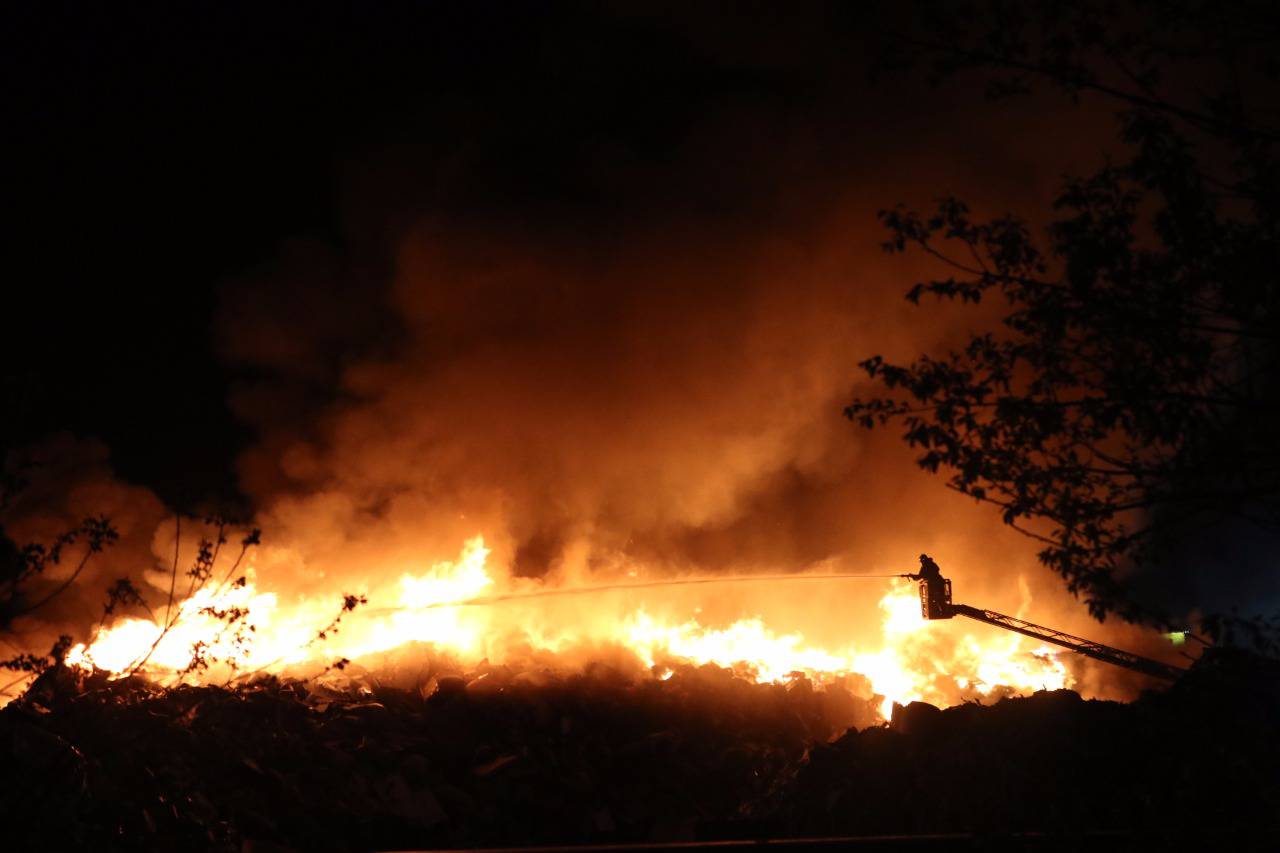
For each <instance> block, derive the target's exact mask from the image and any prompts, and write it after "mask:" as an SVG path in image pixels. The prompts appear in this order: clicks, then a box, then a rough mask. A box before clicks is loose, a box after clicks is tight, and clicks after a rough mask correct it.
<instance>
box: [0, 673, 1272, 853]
mask: <svg viewBox="0 0 1280 853" xmlns="http://www.w3.org/2000/svg"><path fill="white" fill-rule="evenodd" d="M443 672H444V671H443V670H438V671H437V674H435V675H427V676H425V677H424V678H420V679H419V682H418V683H417V684H416V685H415V686H398V687H393V686H387V685H386V684H385V683H378V682H377V681H375V680H372V679H364V678H360V677H355V678H352V679H350V680H349V681H347V682H346V684H344V685H343V686H342V687H336V686H332V685H330V686H326V685H325V684H322V683H318V682H310V683H308V682H302V681H289V680H282V679H279V678H275V677H264V678H262V679H260V680H258V681H256V682H254V683H252V684H248V685H244V686H241V687H238V688H234V689H231V688H224V687H178V688H172V689H158V688H156V687H154V686H153V685H150V684H148V683H147V682H145V681H144V680H142V679H140V678H129V679H121V680H117V681H108V680H106V679H105V678H104V677H102V676H90V677H88V678H84V677H81V676H77V675H76V674H75V673H74V672H73V671H72V670H68V669H65V668H59V669H55V670H51V671H50V672H48V673H46V675H45V676H44V677H42V678H41V679H40V680H39V681H38V682H37V683H36V684H35V685H34V686H33V688H32V689H31V690H30V691H29V692H28V693H27V695H26V696H25V697H24V698H23V699H22V700H21V701H19V702H15V703H13V704H11V705H10V706H8V707H6V708H5V709H3V710H2V711H0V764H2V766H3V770H2V771H0V784H2V785H3V793H2V794H0V803H3V804H4V809H5V810H6V811H8V816H7V819H6V820H5V825H6V835H7V842H8V844H7V845H6V846H8V847H9V849H63V848H80V849H90V848H92V849H211V850H237V851H239V850H280V849H292V850H374V849H405V848H423V847H471V846H515V845H530V844H575V843H586V844H593V843H594V844H600V843H619V842H639V843H654V842H664V841H696V840H707V839H733V838H739V839H755V838H775V839H776V838H795V837H813V836H833V835H856V836H864V835H885V834H893V835H902V834H905V835H911V836H917V837H919V836H923V835H928V834H940V833H979V834H985V835H981V836H980V837H993V838H994V837H1001V836H1004V837H1011V836H1012V835H1016V834H1017V833H1034V834H1036V836H1035V837H1046V838H1058V837H1061V838H1066V839H1070V838H1080V837H1082V836H1081V834H1082V833H1101V834H1102V836H1101V837H1111V838H1120V839H1122V841H1123V842H1124V843H1129V842H1130V841H1134V840H1135V839H1141V840H1146V841H1152V842H1153V843H1157V844H1160V843H1165V842H1185V841H1186V840H1187V839H1188V838H1192V837H1202V836H1204V835H1205V834H1206V833H1207V834H1208V836H1209V837H1213V838H1217V839H1222V838H1234V839H1236V840H1237V841H1239V840H1240V839H1241V836H1242V834H1243V835H1245V836H1248V837H1250V838H1254V837H1265V836H1266V835H1267V833H1271V836H1270V837H1272V838H1275V837H1276V836H1275V835H1274V833H1275V832H1276V831H1277V830H1280V673H1278V672H1277V665H1276V664H1275V663H1274V662H1273V661H1269V660H1266V659H1260V658H1256V657H1253V656H1250V655H1247V654H1245V653H1235V652H1230V651H1215V652H1211V653H1210V654H1207V655H1206V656H1205V657H1204V658H1203V659H1202V660H1201V661H1200V662H1199V663H1197V664H1196V666H1195V667H1193V669H1192V670H1191V671H1190V672H1188V673H1187V674H1186V675H1185V676H1183V677H1182V679H1181V680H1180V681H1179V682H1177V683H1176V684H1174V685H1172V686H1171V687H1170V688H1169V689H1167V690H1163V691H1161V692H1151V693H1147V694H1144V695H1143V696H1142V697H1141V698H1140V699H1139V700H1138V701H1136V702H1133V703H1129V704H1120V703H1114V702H1104V701H1092V700H1091V701H1086V700H1083V699H1081V698H1080V696H1079V695H1078V694H1076V693H1074V692H1071V691H1065V690H1060V691H1053V692H1040V693H1036V694H1034V695H1032V696H1029V697H1026V698H1005V699H1001V700H999V701H997V702H995V703H994V704H992V705H977V704H965V705H961V706H957V707H953V708H948V709H938V708H935V707H933V706H930V705H925V704H923V703H912V704H911V705H908V706H906V707H901V706H899V707H898V708H897V709H896V710H895V714H894V718H893V720H892V722H891V723H889V724H882V723H879V722H877V721H876V720H875V711H874V706H873V705H872V703H870V702H868V701H866V700H862V699H859V698H857V697H856V696H855V695H854V694H853V692H851V691H848V690H845V689H842V688H840V687H833V688H829V689H822V690H819V689H815V688H814V687H813V686H812V685H811V684H809V683H808V682H807V681H805V680H804V679H798V680H796V681H794V682H792V683H790V684H788V685H769V684H755V683H751V682H747V681H744V680H742V679H739V678H735V677H734V676H733V675H732V674H731V673H729V672H728V671H725V670H723V669H720V668H717V667H715V666H710V665H708V666H703V667H698V668H693V667H688V668H684V669H679V670H677V671H675V672H674V673H673V674H672V675H671V676H670V677H669V678H666V679H665V680H661V679H651V678H635V677H633V676H627V675H623V674H622V673H620V672H618V671H617V670H613V669H610V668H608V667H605V666H597V667H595V668H593V669H590V670H588V671H586V672H583V673H578V674H572V675H567V674H562V675H555V674H551V673H547V672H533V671H525V672H514V671H512V670H510V669H508V668H505V667H491V666H482V667H480V668H479V669H477V670H475V671H472V672H469V673H457V674H441V673H443ZM420 675H421V673H420ZM401 683H403V681H402V682H401ZM1224 833H1225V835H1224ZM1175 846H1177V845H1176V844H1175Z"/></svg>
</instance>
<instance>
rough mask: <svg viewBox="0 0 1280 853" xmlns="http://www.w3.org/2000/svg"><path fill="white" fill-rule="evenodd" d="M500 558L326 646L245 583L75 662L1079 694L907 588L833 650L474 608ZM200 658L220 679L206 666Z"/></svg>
mask: <svg viewBox="0 0 1280 853" xmlns="http://www.w3.org/2000/svg"><path fill="white" fill-rule="evenodd" d="M488 557H489V550H488V549H487V548H486V547H485V544H484V540H483V538H482V537H479V536H477V537H475V538H474V539H471V540H469V541H468V542H467V543H466V544H465V545H464V547H463V550H462V553H461V554H460V555H459V557H458V559H457V560H454V561H444V562H440V563H436V564H435V565H433V566H432V567H431V569H430V570H428V571H427V572H425V573H423V574H421V575H412V574H405V575H404V576H402V577H401V578H400V581H399V590H398V594H396V595H395V598H394V602H393V603H390V604H388V603H387V602H388V601H390V600H391V595H392V592H388V593H387V594H386V595H384V596H383V597H382V599H381V600H379V598H378V597H377V596H372V595H371V596H370V602H369V604H368V606H367V607H365V608H363V609H361V608H357V609H356V611H354V612H352V613H350V614H346V615H345V616H344V621H343V623H342V626H341V631H340V632H337V633H336V634H335V635H334V636H332V637H328V636H326V639H325V641H324V642H317V626H321V625H324V624H326V623H327V622H328V620H329V619H331V618H332V612H331V607H330V609H329V610H326V605H322V604H321V603H319V602H316V601H305V600H304V601H297V602H293V603H291V604H290V605H288V606H284V605H282V604H281V601H280V599H279V597H278V596H277V595H276V594H274V593H271V592H260V591H259V590H258V589H257V587H256V584H255V583H254V582H253V580H252V579H246V582H245V583H244V584H243V585H241V586H236V587H232V588H230V589H226V590H222V591H215V590H201V591H200V592H199V593H197V594H196V595H194V596H192V597H191V598H190V599H188V600H187V601H184V602H182V603H181V605H180V606H179V607H178V609H177V617H176V619H173V620H171V621H172V624H171V626H170V627H169V629H168V630H165V629H164V628H163V627H162V623H160V622H158V621H155V620H147V619H136V618H129V619H121V620H119V621H117V622H116V623H115V624H113V625H111V626H109V627H107V628H105V629H103V630H101V631H99V632H98V633H97V635H96V636H95V637H94V638H93V640H92V641H91V642H90V643H88V644H80V645H78V646H76V647H74V648H73V649H72V650H71V652H70V654H69V655H68V657H67V661H68V663H70V664H72V665H75V666H79V667H83V668H97V669H100V670H106V671H108V672H110V673H114V674H117V675H120V674H124V673H128V672H131V671H138V672H144V673H146V674H148V675H149V676H151V677H153V678H156V679H158V680H161V681H164V682H167V683H175V682H178V681H191V682H199V681H201V680H204V679H209V678H212V677H213V675H212V674H211V673H212V672H213V669H219V668H220V669H219V672H218V675H219V677H221V676H222V675H223V674H224V673H227V672H229V673H230V674H232V675H234V674H235V673H241V674H242V673H245V672H257V671H271V672H282V671H286V670H289V669H291V668H302V669H305V668H306V667H308V666H310V667H311V668H312V670H313V671H314V669H315V668H317V667H320V666H323V664H324V663H325V662H326V661H329V660H333V659H335V658H338V657H345V658H348V659H350V660H353V661H360V660H362V659H371V658H374V657H376V656H377V655H378V654H379V653H383V652H387V651H390V650H393V649H396V648H398V647H401V646H404V645H405V644H408V643H413V642H420V643H428V644H430V645H431V646H433V647H435V648H438V649H439V650H441V651H444V652H447V653H449V654H450V655H452V656H453V657H455V658H457V659H458V660H459V661H460V662H462V663H464V664H465V663H478V662H479V661H481V660H482V659H485V658H488V659H489V660H490V661H492V662H501V661H502V660H503V659H504V658H506V657H508V656H510V655H512V654H514V653H515V650H516V649H523V650H534V651H541V652H548V653H553V654H554V653H562V652H566V651H567V650H571V649H574V648H597V649H598V648H600V647H603V646H609V647H616V648H621V649H624V650H626V651H627V653H629V654H630V655H632V656H633V657H634V658H635V659H636V660H637V661H638V662H639V663H641V664H643V665H644V666H646V667H648V668H650V669H651V670H652V671H653V672H654V674H655V676H656V677H663V676H664V675H669V674H670V669H669V665H670V664H672V663H691V664H704V663H712V664H716V665H718V666H721V667H725V668H728V669H732V670H733V671H734V672H735V673H736V674H737V675H739V676H741V677H743V678H748V679H752V680H755V681H767V682H781V681H785V680H787V679H789V678H792V677H794V676H795V675H796V674H803V675H805V676H807V677H808V678H810V679H811V680H813V681H815V682H817V683H819V684H823V683H831V682H833V681H834V680H836V679H842V678H844V677H846V676H850V675H861V676H864V677H865V678H866V679H867V680H868V681H869V682H870V685H871V690H872V691H873V692H874V695H875V697H877V698H878V699H879V707H880V711H881V714H882V715H883V716H884V717H885V718H888V716H889V714H890V712H891V709H892V707H893V704H894V703H895V702H901V703H905V702H909V701H913V700H924V701H929V702H932V703H934V704H939V705H949V704H954V703H955V702H957V701H960V700H961V699H963V698H968V697H973V696H983V695H988V694H990V693H992V691H995V690H997V689H998V688H1002V689H1004V690H1006V691H1009V692H1015V693H1019V692H1029V691H1032V690H1036V689H1041V688H1049V689H1053V688H1060V687H1066V686H1070V685H1071V683H1072V679H1071V676H1070V674H1069V673H1068V671H1067V669H1066V666H1065V665H1064V664H1063V662H1062V661H1061V660H1059V659H1058V657H1057V656H1056V654H1055V653H1054V652H1052V651H1050V650H1048V649H1045V648H1036V649H1034V650H1030V651H1028V649H1025V648H1023V643H1024V642H1025V638H1023V637H1021V636H1017V635H1010V636H1003V635H998V636H991V635H984V636H982V637H979V636H977V635H974V634H964V635H961V636H956V633H957V629H956V628H955V627H954V626H953V625H950V624H939V623H933V622H928V621H926V620H925V619H924V618H923V617H922V616H921V613H920V607H919V601H918V598H917V595H916V591H915V589H914V587H913V586H910V585H907V584H905V583H903V582H901V581H895V582H894V587H893V588H892V589H891V590H890V591H889V592H888V593H887V594H885V595H884V597H883V598H882V599H881V600H880V612H881V622H880V625H879V639H878V642H876V643H869V644H866V645H865V646H863V647H855V646H854V645H852V644H849V645H845V646H842V647H824V646H822V645H820V644H817V643H813V642H810V641H809V640H807V639H806V638H805V636H804V635H803V633H801V632H799V631H789V632H787V631H779V630H776V629H774V628H771V627H770V625H769V624H767V623H766V620H765V618H764V617H763V616H762V615H759V614H752V615H747V616H744V617H741V618H738V619H736V620H734V621H730V622H728V623H727V624H723V625H716V624H703V622H701V621H700V615H699V614H700V612H701V607H694V608H693V611H694V615H692V616H688V617H685V618H680V617H677V616H665V615H659V613H658V612H656V611H654V610H653V609H652V608H649V607H646V606H645V604H644V603H641V604H638V605H636V604H627V605H625V606H623V607H621V608H619V607H617V606H616V602H614V604H613V605H610V606H604V605H601V606H598V607H594V606H593V608H592V611H590V612H588V613H587V614H586V615H585V616H584V617H583V618H581V619H578V620H573V621H569V622H561V623H559V624H548V620H547V615H546V613H545V612H543V611H540V610H539V609H538V607H537V606H530V605H529V604H528V603H525V605H524V606H523V607H515V608H512V607H485V606H468V605H466V604H465V603H466V602H468V601H469V600H471V599H475V598H477V597H480V596H485V595H490V594H492V593H494V592H498V591H511V590H516V589H518V588H519V584H520V583H522V582H520V581H517V580H515V579H513V578H511V577H510V576H509V575H508V574H506V573H499V574H498V576H497V577H495V575H494V574H493V573H492V572H491V570H490V567H489V566H488V562H487V561H488ZM249 575H250V578H251V577H252V572H251V571H250V573H249ZM523 583H524V584H526V586H527V585H528V584H532V583H535V582H531V581H524V582H523ZM700 589H701V590H702V591H701V592H700V593H698V594H700V595H702V596H708V595H711V594H712V593H709V592H708V591H707V590H710V589H714V587H705V588H700ZM544 601H545V599H544ZM450 605H453V606H450ZM231 608H238V609H239V610H240V611H241V612H242V617H241V619H240V620H239V625H240V627H239V628H238V629H236V630H229V628H228V625H227V621H226V619H225V618H219V617H218V615H217V614H218V613H219V612H226V611H227V610H229V609H231ZM347 617H349V618H347ZM989 633H990V632H988V634H989ZM201 656H203V657H204V658H205V659H206V660H213V661H215V662H216V663H217V666H215V667H214V668H213V669H209V668H206V667H202V666H196V663H198V660H199V658H200V657H201ZM867 698H871V697H867Z"/></svg>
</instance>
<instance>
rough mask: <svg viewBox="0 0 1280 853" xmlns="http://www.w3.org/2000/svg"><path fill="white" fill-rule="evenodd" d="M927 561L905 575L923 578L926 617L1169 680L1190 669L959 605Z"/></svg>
mask: <svg viewBox="0 0 1280 853" xmlns="http://www.w3.org/2000/svg"><path fill="white" fill-rule="evenodd" d="M926 560H927V557H925V556H923V555H922V556H921V563H922V566H923V568H922V571H921V574H919V575H905V577H909V578H911V579H913V580H919V581H920V610H921V613H922V615H923V616H924V618H925V619H952V618H954V617H956V616H965V617H968V618H969V619H974V620H977V621H978V622H985V623H986V624H988V625H994V626H996V627H997V628H1004V629H1005V630H1006V631H1016V632H1017V633H1019V634H1022V635H1024V636H1027V637H1032V638H1034V639H1037V640H1043V641H1044V642H1046V643H1053V644H1054V645H1057V646H1062V647H1063V648H1066V649H1070V650H1071V651H1073V652H1076V653H1077V654H1082V655H1084V656H1085V657H1090V658H1093V659H1094V660H1100V661H1102V662H1103V663H1109V664H1112V665H1114V666H1122V667H1124V668H1125V669H1130V670H1133V671H1135V672H1141V673H1143V674H1145V675H1150V676H1153V677H1155V678H1162V679H1166V680H1169V681H1174V680H1177V679H1178V678H1179V677H1181V676H1182V674H1183V673H1184V672H1186V670H1185V669H1182V668H1180V667H1176V666H1173V665H1171V664H1167V663H1162V662H1160V661H1158V660H1152V659H1151V658H1146V657H1142V656H1141V655H1135V654H1134V653H1133V652H1126V651H1124V650H1123V649H1117V648H1113V647H1112V646H1105V645H1103V644H1102V643H1095V642H1094V641H1092V640H1086V639H1085V638H1084V637H1077V636H1075V635H1074V634H1068V633H1066V632H1065V631H1057V630H1054V629H1053V628H1046V627H1045V626H1043V625H1037V624H1035V623H1034V622H1028V621H1026V620H1025V619H1018V618H1016V617H1014V616H1008V615H1006V614H1004V613H997V612H996V611H994V610H983V609H981V608H978V607H970V606H969V605H967V604H955V603H953V602H952V601H951V581H950V580H949V579H947V578H944V577H943V576H942V575H941V573H940V572H939V571H938V570H937V564H936V563H933V561H932V560H928V561H927V563H926ZM930 567H932V571H929V568H930Z"/></svg>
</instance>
